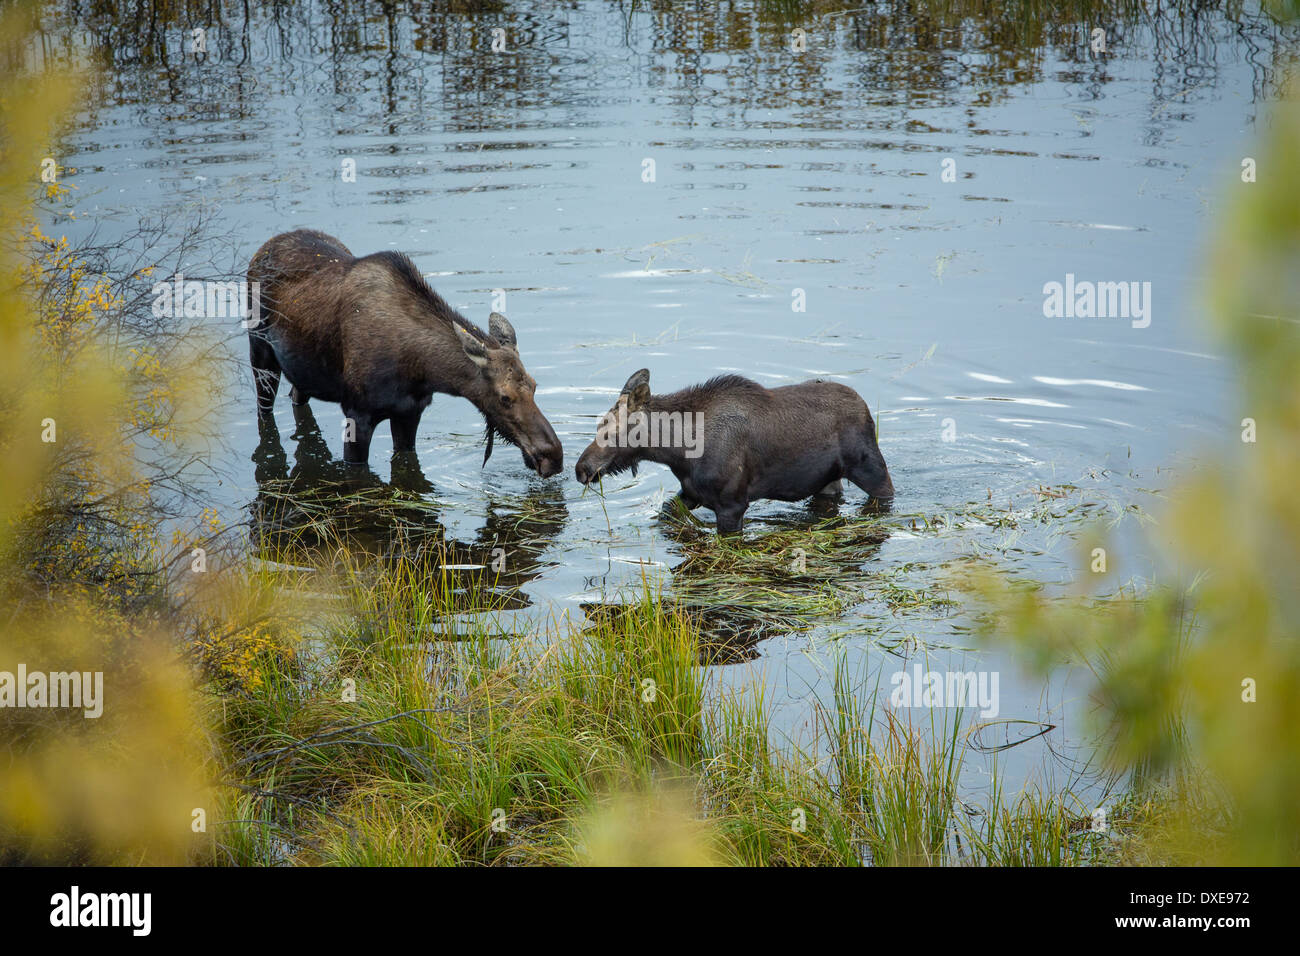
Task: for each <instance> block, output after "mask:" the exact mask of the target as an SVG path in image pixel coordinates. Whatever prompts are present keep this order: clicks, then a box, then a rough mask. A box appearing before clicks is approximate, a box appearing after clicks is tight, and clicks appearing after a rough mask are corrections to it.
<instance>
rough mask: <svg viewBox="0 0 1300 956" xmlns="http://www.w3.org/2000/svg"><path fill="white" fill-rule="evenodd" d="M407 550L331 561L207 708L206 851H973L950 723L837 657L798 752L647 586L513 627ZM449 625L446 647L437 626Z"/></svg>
mask: <svg viewBox="0 0 1300 956" xmlns="http://www.w3.org/2000/svg"><path fill="white" fill-rule="evenodd" d="M420 554H421V558H420V559H419V560H415V559H409V560H405V559H394V558H393V557H392V556H391V555H390V556H388V557H387V559H386V560H383V561H376V560H375V559H374V558H373V556H372V558H371V559H369V560H362V559H360V558H358V557H357V555H356V554H355V552H352V551H348V550H340V551H339V552H338V559H337V561H336V564H335V566H334V567H332V568H331V569H330V570H329V571H328V575H329V580H330V585H329V589H330V590H332V591H334V592H336V593H337V594H338V595H340V599H339V600H338V601H336V602H333V604H331V605H330V608H329V609H328V610H325V609H321V611H320V613H317V614H315V615H314V616H313V617H312V619H313V621H314V626H313V633H312V635H311V636H310V637H309V638H300V639H299V640H298V642H297V644H296V645H295V648H294V650H293V652H292V653H280V652H274V653H273V652H267V653H263V654H260V655H257V656H255V657H254V658H253V659H252V666H254V667H255V668H256V669H257V672H258V674H257V677H256V678H255V679H249V680H247V681H245V682H244V683H243V684H242V685H241V686H240V687H239V689H238V690H234V691H232V689H231V688H230V687H229V686H227V687H225V688H223V689H222V690H221V692H220V693H214V694H213V695H212V697H211V698H210V713H209V716H210V719H211V720H212V722H213V724H214V726H215V727H216V728H217V730H216V732H217V735H218V738H219V740H220V742H221V748H220V749H221V758H220V761H219V764H220V772H221V775H222V778H223V782H224V786H223V792H224V794H225V797H224V803H223V806H222V808H221V813H220V814H218V816H219V818H220V823H219V825H218V826H215V827H213V839H212V844H211V847H210V859H211V860H212V861H213V862H218V863H236V864H245V865H249V864H255V865H273V864H283V863H293V864H329V865H366V864H401V865H426V864H438V865H442V864H446V865H453V864H478V865H517V864H543V863H546V864H553V863H563V864H581V863H602V862H618V863H638V862H639V863H645V862H657V863H671V862H678V863H683V862H685V863H699V864H705V863H709V864H733V865H737V864H738V865H778V864H779V865H859V864H864V863H882V864H883V863H888V864H908V865H938V864H949V863H959V862H965V861H967V860H968V859H969V858H970V857H971V854H972V853H973V852H976V850H974V849H972V848H974V847H977V846H978V847H980V850H979V852H983V849H982V847H983V844H977V842H976V841H975V839H974V838H973V837H972V836H970V825H969V823H968V822H967V816H966V815H964V814H961V813H959V812H958V808H959V807H960V806H961V804H960V802H959V800H958V798H957V790H956V787H957V777H958V773H959V771H960V768H961V766H962V761H963V760H964V758H965V754H966V753H967V750H968V747H967V744H966V739H965V735H966V732H967V731H966V728H965V727H964V724H963V721H962V718H961V716H960V714H959V713H957V712H948V711H944V712H941V715H939V716H935V715H933V714H932V716H931V718H930V719H929V720H923V721H921V722H920V723H919V724H915V725H913V724H910V723H907V722H905V721H903V720H902V719H900V718H898V717H897V716H896V715H895V714H894V713H892V712H890V711H888V710H886V709H885V708H883V707H881V706H879V705H878V702H877V699H876V692H875V689H874V688H870V687H867V686H866V685H865V683H864V676H863V675H852V674H850V673H849V671H848V669H847V667H845V666H843V665H837V667H836V671H835V678H834V681H833V691H832V693H831V694H830V697H829V699H828V700H826V701H819V702H818V703H817V704H816V706H815V715H816V719H815V720H814V721H813V727H814V730H813V736H812V739H811V740H804V741H799V742H795V741H789V740H784V739H782V738H781V737H780V735H779V734H778V733H777V732H776V731H775V730H774V727H773V719H772V714H771V711H770V706H769V703H768V701H767V699H766V696H765V691H764V689H763V687H764V685H763V683H762V682H761V681H760V682H758V683H756V684H755V685H754V686H751V687H746V688H745V689H742V690H735V689H728V688H723V687H720V686H718V685H717V684H716V683H715V681H714V677H713V675H714V673H715V672H714V671H713V670H712V669H711V668H708V667H703V666H701V665H700V660H701V640H702V632H701V627H700V619H699V615H698V613H697V612H696V611H695V610H693V609H691V608H690V607H687V606H683V605H681V604H678V603H675V602H674V601H673V600H672V599H671V598H669V597H668V596H666V595H665V593H664V592H663V591H662V590H661V588H660V586H659V585H658V584H657V583H656V582H654V581H651V580H649V579H647V580H645V581H644V582H643V584H642V587H641V590H640V593H639V594H638V595H637V596H636V598H635V600H631V601H629V602H627V603H626V604H624V605H622V607H621V610H620V612H619V613H607V614H596V615H594V616H592V617H591V618H589V619H588V620H586V621H583V622H573V621H569V620H567V619H564V620H557V621H554V622H552V625H551V626H550V627H549V628H547V629H546V630H545V631H544V632H543V633H536V632H533V633H529V634H512V633H511V629H510V627H509V626H508V625H507V624H506V623H504V622H503V620H502V618H503V613H502V610H501V608H500V607H499V606H494V605H493V603H492V601H491V599H490V597H489V598H488V599H486V600H483V601H481V602H478V603H475V600H474V599H475V596H482V595H484V593H485V592H484V591H482V590H480V589H476V588H462V587H458V586H457V585H456V583H455V581H454V580H453V579H451V578H450V577H449V576H448V575H447V574H446V573H445V572H442V571H441V570H440V567H439V562H438V560H437V555H438V552H437V551H436V550H435V549H432V548H426V549H424V550H423V551H422V552H420ZM443 556H444V557H446V554H445V553H444V555H443ZM268 568H269V569H268ZM256 573H257V574H258V575H262V576H263V577H262V581H263V583H265V584H267V585H268V586H269V585H271V584H273V583H274V582H276V581H280V582H281V583H283V584H285V585H286V586H288V585H289V584H291V583H292V582H293V581H294V580H297V579H296V578H294V577H293V575H292V574H291V573H289V572H285V571H282V570H277V569H276V568H275V567H274V566H263V568H262V569H261V570H259V571H257V572H256ZM322 573H326V572H322ZM320 586H321V584H320V582H319V581H317V582H314V583H313V585H312V587H315V588H319V587H320ZM486 593H487V594H489V595H490V593H491V592H490V589H489V590H488V591H487V592H486ZM450 618H455V619H457V621H458V622H459V625H458V628H459V629H458V634H457V639H456V640H447V639H444V638H441V637H438V636H436V635H437V634H438V633H439V632H441V631H442V630H444V629H445V626H444V625H443V623H442V622H445V621H446V620H447V619H450ZM1012 819H1013V820H1014V821H1018V823H1017V825H1018V826H1020V827H1021V828H1022V829H1032V828H1034V827H1036V826H1039V825H1040V824H1039V823H1038V821H1037V819H1036V818H1025V819H1023V820H1022V819H1021V816H1020V815H1013V817H1012ZM1044 819H1046V818H1044ZM654 834H658V836H657V837H655V838H654V839H651V838H650V837H649V836H648V835H654ZM1036 839H1037V840H1038V841H1039V842H1047V841H1048V837H1047V836H1046V835H1040V836H1038V837H1036ZM963 841H964V842H963ZM990 845H991V843H990ZM963 846H965V847H967V849H966V850H965V851H963V849H962V848H963ZM1059 862H1063V863H1064V862H1072V860H1071V859H1068V858H1065V857H1062V858H1061V859H1060V860H1059Z"/></svg>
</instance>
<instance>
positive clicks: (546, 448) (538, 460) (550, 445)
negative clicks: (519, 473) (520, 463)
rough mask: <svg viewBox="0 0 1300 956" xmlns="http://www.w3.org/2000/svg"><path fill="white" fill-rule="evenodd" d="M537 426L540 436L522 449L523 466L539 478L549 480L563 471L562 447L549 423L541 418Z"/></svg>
mask: <svg viewBox="0 0 1300 956" xmlns="http://www.w3.org/2000/svg"><path fill="white" fill-rule="evenodd" d="M539 417H540V416H539ZM539 424H540V431H541V434H540V435H539V436H538V440H537V441H536V442H535V443H533V444H531V445H529V446H525V447H524V449H523V452H524V464H526V465H527V466H528V467H529V468H532V469H533V470H534V471H536V472H537V474H538V475H540V476H541V477H543V478H550V477H551V476H552V475H558V474H559V473H560V472H561V471H563V470H564V446H563V445H561V444H560V439H559V437H558V436H557V435H556V434H555V429H553V428H552V427H551V423H550V422H548V421H547V420H546V419H545V418H542V420H541V422H540V423H539Z"/></svg>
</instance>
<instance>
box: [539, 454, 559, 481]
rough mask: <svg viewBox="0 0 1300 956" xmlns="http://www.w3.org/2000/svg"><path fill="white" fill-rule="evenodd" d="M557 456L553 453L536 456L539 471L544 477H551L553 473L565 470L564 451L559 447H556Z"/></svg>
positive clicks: (556, 473)
mask: <svg viewBox="0 0 1300 956" xmlns="http://www.w3.org/2000/svg"><path fill="white" fill-rule="evenodd" d="M554 455H555V457H551V455H549V454H548V455H538V456H536V458H534V461H536V462H537V473H538V474H539V475H541V476H542V477H543V478H550V477H551V476H552V475H558V474H559V473H560V472H561V471H563V470H564V452H563V451H561V450H560V449H559V448H556V449H555V453H554Z"/></svg>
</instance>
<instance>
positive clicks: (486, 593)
mask: <svg viewBox="0 0 1300 956" xmlns="http://www.w3.org/2000/svg"><path fill="white" fill-rule="evenodd" d="M293 413H294V421H295V426H296V427H295V430H294V433H293V434H292V435H291V436H290V438H291V440H292V441H293V442H295V443H296V445H295V448H294V456H293V464H292V466H290V464H289V459H288V456H287V455H286V453H285V449H284V446H283V445H282V444H281V441H280V432H279V428H278V426H277V425H276V423H275V421H274V419H272V418H270V417H267V418H265V419H263V421H262V422H261V423H260V425H261V440H260V441H259V442H258V445H257V447H256V449H254V451H253V456H252V461H253V471H254V477H255V480H256V481H257V488H258V492H257V497H256V498H255V499H254V500H253V502H252V503H251V504H250V506H249V513H250V521H249V529H250V540H251V543H252V549H253V554H254V555H255V556H257V557H259V558H262V559H264V560H269V561H275V562H278V563H290V564H292V563H307V564H320V563H327V562H328V561H329V560H330V558H331V557H332V555H333V554H334V553H335V551H336V550H337V549H338V548H340V547H347V548H348V550H349V551H350V552H351V553H352V554H353V555H354V556H364V558H365V559H367V560H377V561H393V560H397V559H407V560H412V559H413V560H414V561H415V562H416V564H417V566H418V567H420V568H421V569H422V570H423V571H424V572H425V573H426V574H427V575H428V576H429V578H430V580H432V581H442V582H445V583H446V585H447V586H448V587H449V588H451V589H452V590H454V591H455V592H456V593H457V594H459V595H461V596H462V597H463V599H464V604H465V606H467V607H483V606H488V607H492V608H494V609H503V610H520V609H522V608H525V607H528V606H529V605H530V604H531V602H530V600H529V599H528V597H527V595H526V594H525V593H524V591H523V587H524V585H525V584H527V583H528V582H530V581H533V580H535V579H536V578H537V577H539V576H540V575H541V574H542V573H543V572H544V571H545V570H546V569H547V568H548V567H549V566H550V564H551V562H549V561H547V560H545V559H544V558H543V557H542V556H543V554H544V553H545V552H546V550H547V548H548V546H549V544H550V542H551V541H552V540H553V539H554V538H555V537H556V536H557V535H559V534H560V533H561V532H562V531H563V529H564V524H565V520H566V519H567V517H568V512H567V509H566V507H565V503H564V498H563V495H562V494H561V493H559V491H558V490H557V489H556V488H555V486H554V485H539V486H538V489H537V492H536V493H535V494H532V495H529V496H527V497H525V498H524V499H522V500H513V499H512V500H510V501H490V502H489V506H488V516H487V520H486V522H485V523H484V524H483V526H482V527H481V528H480V529H479V532H478V535H477V536H476V538H475V539H474V540H473V541H458V540H456V539H455V538H454V537H451V536H449V535H448V534H447V530H446V528H445V527H444V526H443V524H442V523H441V522H440V521H439V508H438V507H437V505H436V504H434V503H433V501H434V500H435V499H436V489H435V488H434V486H433V484H432V483H431V482H430V481H429V480H428V479H427V478H426V477H425V475H424V472H423V471H422V470H421V468H420V463H419V461H418V459H417V458H416V457H415V456H414V455H413V454H409V453H408V454H405V455H403V454H402V453H398V454H397V455H395V456H394V459H393V465H392V472H393V473H392V481H391V482H387V483H385V482H383V481H381V480H380V478H379V477H378V476H377V475H376V474H375V473H374V472H373V471H371V470H370V469H369V468H368V467H364V466H357V465H349V464H346V463H345V462H343V461H342V460H341V459H338V458H335V457H334V455H333V454H332V453H331V452H330V449H329V446H328V445H327V444H326V442H325V439H324V438H323V437H322V436H321V431H320V426H319V425H318V424H317V422H316V417H315V415H313V414H312V411H311V408H310V406H309V405H305V404H304V405H295V406H293Z"/></svg>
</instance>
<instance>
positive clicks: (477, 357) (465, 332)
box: [451, 322, 488, 368]
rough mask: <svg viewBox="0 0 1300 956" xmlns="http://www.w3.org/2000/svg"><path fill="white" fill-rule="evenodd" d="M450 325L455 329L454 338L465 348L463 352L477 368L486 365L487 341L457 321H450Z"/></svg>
mask: <svg viewBox="0 0 1300 956" xmlns="http://www.w3.org/2000/svg"><path fill="white" fill-rule="evenodd" d="M451 327H452V328H453V329H455V330H456V338H458V339H460V347H461V348H463V349H464V350H465V354H466V355H468V356H469V359H470V361H471V362H473V363H474V364H475V365H477V366H478V367H479V368H483V366H485V365H487V363H488V354H487V343H486V342H484V341H483V340H482V339H480V338H479V337H478V336H477V335H475V334H474V333H473V332H471V331H470V330H469V329H467V328H465V327H464V326H462V325H460V324H459V323H457V322H453V323H451Z"/></svg>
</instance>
